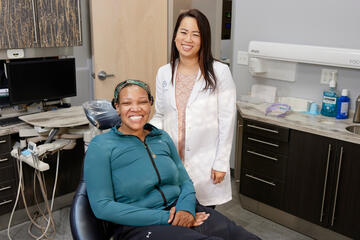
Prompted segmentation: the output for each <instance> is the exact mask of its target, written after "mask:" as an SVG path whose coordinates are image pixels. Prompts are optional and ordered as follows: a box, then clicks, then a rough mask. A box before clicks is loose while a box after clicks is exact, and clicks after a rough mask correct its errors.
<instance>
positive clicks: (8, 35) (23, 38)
mask: <svg viewBox="0 0 360 240" xmlns="http://www.w3.org/2000/svg"><path fill="white" fill-rule="evenodd" d="M34 4H35V3H34V0H11V1H9V0H0V26H1V27H0V49H8V48H30V47H36V46H37V40H38V39H37V32H36V31H37V29H36V22H35V10H34V6H35V5H34Z"/></svg>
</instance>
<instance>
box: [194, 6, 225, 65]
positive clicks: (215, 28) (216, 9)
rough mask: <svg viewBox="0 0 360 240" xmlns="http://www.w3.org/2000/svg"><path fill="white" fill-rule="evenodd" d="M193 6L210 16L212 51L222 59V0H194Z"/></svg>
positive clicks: (216, 56)
mask: <svg viewBox="0 0 360 240" xmlns="http://www.w3.org/2000/svg"><path fill="white" fill-rule="evenodd" d="M191 7H192V8H197V9H199V10H200V11H201V12H202V13H204V14H205V16H206V17H207V18H208V20H209V23H210V27H211V51H212V53H213V55H214V57H215V58H218V59H220V50H221V23H222V0H192V6H191Z"/></svg>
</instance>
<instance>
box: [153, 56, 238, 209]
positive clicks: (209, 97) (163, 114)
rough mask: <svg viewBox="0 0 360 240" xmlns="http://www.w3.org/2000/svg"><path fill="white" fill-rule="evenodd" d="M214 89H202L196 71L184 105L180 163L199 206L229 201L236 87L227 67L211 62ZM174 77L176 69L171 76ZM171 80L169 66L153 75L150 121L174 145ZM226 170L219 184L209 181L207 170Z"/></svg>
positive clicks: (174, 107)
mask: <svg viewBox="0 0 360 240" xmlns="http://www.w3.org/2000/svg"><path fill="white" fill-rule="evenodd" d="M213 68H214V72H215V75H216V77H217V86H216V90H215V92H211V91H210V90H203V89H204V86H205V80H204V78H203V77H202V76H201V71H200V70H199V73H198V76H197V80H196V82H195V84H194V87H193V90H192V92H191V94H190V97H189V99H188V103H187V106H186V124H185V125H186V130H185V131H186V133H185V154H184V166H185V168H186V170H187V172H188V174H189V176H190V178H191V179H192V181H193V182H194V186H195V190H196V197H197V199H198V200H199V202H200V203H201V204H203V205H218V204H222V203H225V202H228V201H230V200H231V197H232V196H231V182H230V153H231V147H232V139H233V133H234V123H235V114H236V89H235V84H234V81H233V79H232V76H231V72H230V70H229V67H228V66H227V65H225V64H223V63H220V62H218V61H215V62H214V63H213ZM174 76H176V70H175V75H174ZM175 81H176V77H174V85H173V84H172V83H171V66H170V64H167V65H165V66H162V67H161V68H160V69H159V70H158V73H157V76H156V99H155V111H156V112H155V114H154V116H153V118H152V119H151V121H150V122H151V123H152V124H154V125H155V126H156V127H158V128H161V129H164V130H165V131H166V132H168V133H169V135H170V136H171V138H172V139H173V141H174V143H175V145H176V147H177V146H178V144H177V143H178V117H177V108H176V100H175ZM212 168H213V169H214V170H217V171H222V172H226V175H225V179H224V181H222V182H221V183H220V184H216V185H215V184H213V183H212V180H211V169H212Z"/></svg>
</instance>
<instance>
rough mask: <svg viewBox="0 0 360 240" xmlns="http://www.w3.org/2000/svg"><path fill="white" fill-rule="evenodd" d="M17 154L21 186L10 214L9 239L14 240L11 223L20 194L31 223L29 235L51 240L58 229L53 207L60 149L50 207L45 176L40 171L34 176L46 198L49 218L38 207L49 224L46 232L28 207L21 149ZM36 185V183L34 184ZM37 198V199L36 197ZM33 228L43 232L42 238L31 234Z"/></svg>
mask: <svg viewBox="0 0 360 240" xmlns="http://www.w3.org/2000/svg"><path fill="white" fill-rule="evenodd" d="M17 153H18V158H19V159H18V160H19V161H17V162H16V163H17V170H18V173H19V184H18V190H17V194H16V200H15V204H14V207H13V209H12V211H11V214H10V219H9V224H8V229H7V234H8V238H9V240H12V238H11V236H10V226H11V222H12V218H13V215H14V212H15V209H16V206H17V204H18V201H19V196H20V192H21V194H22V197H23V202H24V205H25V210H26V213H27V215H28V217H29V219H30V221H31V223H30V226H29V228H28V233H29V234H30V235H31V236H32V237H33V238H34V239H36V240H40V239H42V238H43V237H45V238H46V239H50V236H52V235H54V236H55V235H56V229H55V223H54V219H53V215H52V210H53V206H54V199H55V190H56V185H57V179H58V172H59V158H60V149H59V150H58V151H57V159H56V173H55V182H54V187H53V192H52V199H51V206H50V207H49V202H48V199H47V194H46V185H45V184H44V180H45V179H44V175H43V173H42V172H40V171H39V170H37V169H35V171H34V174H35V175H36V177H37V179H38V181H39V184H40V190H41V192H42V195H43V198H44V204H45V207H46V210H47V212H48V214H49V218H46V216H45V214H44V213H43V212H42V210H41V209H40V207H39V205H38V204H37V207H38V209H39V211H40V212H41V213H42V214H41V215H42V217H43V218H44V219H45V221H46V222H47V226H46V228H45V230H44V227H43V226H41V224H38V223H37V222H36V219H37V217H35V219H34V218H33V217H31V214H30V212H29V209H28V207H27V202H26V199H25V194H24V181H23V169H22V161H21V160H20V155H21V152H20V147H17ZM35 175H34V181H35ZM34 185H35V183H34ZM35 194H36V193H35V186H34V196H35ZM35 198H36V197H35ZM50 224H51V225H52V226H53V232H52V234H51V235H50V236H48V235H47V233H48V231H49V227H50ZM32 226H36V227H37V228H38V229H40V231H41V232H42V234H41V236H35V235H34V234H33V233H32V232H31V228H32Z"/></svg>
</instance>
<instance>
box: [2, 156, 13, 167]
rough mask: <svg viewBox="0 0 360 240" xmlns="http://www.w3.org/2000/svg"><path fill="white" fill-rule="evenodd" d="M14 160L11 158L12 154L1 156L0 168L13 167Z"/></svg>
mask: <svg viewBox="0 0 360 240" xmlns="http://www.w3.org/2000/svg"><path fill="white" fill-rule="evenodd" d="M13 163H14V159H13V158H11V155H10V153H5V154H0V168H3V167H8V166H13Z"/></svg>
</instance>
